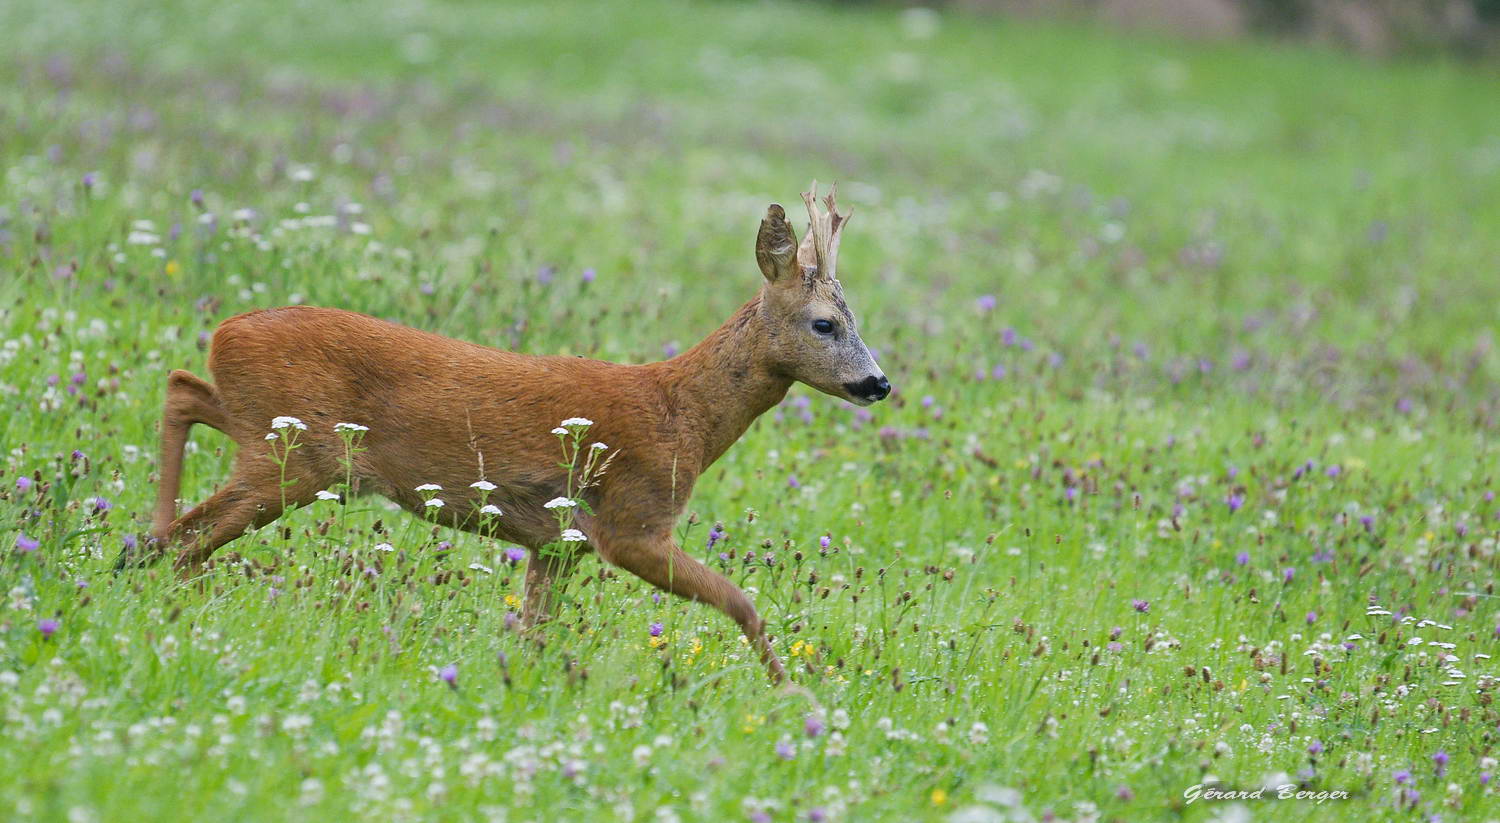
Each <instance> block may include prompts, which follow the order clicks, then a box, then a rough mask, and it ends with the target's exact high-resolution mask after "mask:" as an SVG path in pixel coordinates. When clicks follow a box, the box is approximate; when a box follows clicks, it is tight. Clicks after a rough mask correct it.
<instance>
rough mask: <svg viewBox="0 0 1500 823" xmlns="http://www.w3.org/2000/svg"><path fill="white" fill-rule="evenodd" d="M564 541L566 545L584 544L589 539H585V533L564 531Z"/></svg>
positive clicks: (570, 530)
mask: <svg viewBox="0 0 1500 823" xmlns="http://www.w3.org/2000/svg"><path fill="white" fill-rule="evenodd" d="M562 540H563V542H564V543H582V542H584V541H585V540H588V538H587V537H584V536H583V532H581V531H579V530H577V529H563V533H562Z"/></svg>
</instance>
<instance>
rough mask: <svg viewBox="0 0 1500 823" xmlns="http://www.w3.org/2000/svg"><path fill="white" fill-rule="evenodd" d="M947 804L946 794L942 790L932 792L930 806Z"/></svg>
mask: <svg viewBox="0 0 1500 823" xmlns="http://www.w3.org/2000/svg"><path fill="white" fill-rule="evenodd" d="M947 802H948V793H947V792H945V791H943V790H942V789H933V790H932V805H934V806H941V805H943V804H944V803H947Z"/></svg>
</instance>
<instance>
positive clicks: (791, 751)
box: [776, 740, 797, 760]
mask: <svg viewBox="0 0 1500 823" xmlns="http://www.w3.org/2000/svg"><path fill="white" fill-rule="evenodd" d="M776 756H777V757H779V758H781V759H782V760H791V759H792V758H794V757H796V756H797V747H795V746H793V745H792V742H791V741H790V740H778V741H776Z"/></svg>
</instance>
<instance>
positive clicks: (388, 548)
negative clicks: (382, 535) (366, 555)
mask: <svg viewBox="0 0 1500 823" xmlns="http://www.w3.org/2000/svg"><path fill="white" fill-rule="evenodd" d="M395 550H396V547H395V546H392V545H391V544H389V543H376V544H375V551H378V552H393V551H395Z"/></svg>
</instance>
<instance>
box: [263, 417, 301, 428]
mask: <svg viewBox="0 0 1500 823" xmlns="http://www.w3.org/2000/svg"><path fill="white" fill-rule="evenodd" d="M271 428H273V429H276V430H281V429H296V430H297V431H307V424H306V423H303V422H302V421H301V420H298V419H297V418H295V417H277V418H275V419H273V420H272V421H271Z"/></svg>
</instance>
